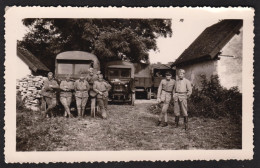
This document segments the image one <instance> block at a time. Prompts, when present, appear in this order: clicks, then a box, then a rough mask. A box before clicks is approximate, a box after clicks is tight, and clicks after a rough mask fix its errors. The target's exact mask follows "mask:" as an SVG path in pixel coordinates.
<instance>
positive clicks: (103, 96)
mask: <svg viewBox="0 0 260 168" xmlns="http://www.w3.org/2000/svg"><path fill="white" fill-rule="evenodd" d="M110 89H111V85H110V84H108V82H106V81H105V80H104V79H103V75H102V74H99V75H98V80H97V81H95V82H94V85H93V90H94V91H95V92H96V93H97V104H98V106H99V108H100V110H101V115H102V118H103V119H106V118H107V112H106V106H107V103H108V91H109V90H110Z"/></svg>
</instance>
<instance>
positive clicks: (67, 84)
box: [60, 80, 74, 97]
mask: <svg viewBox="0 0 260 168" xmlns="http://www.w3.org/2000/svg"><path fill="white" fill-rule="evenodd" d="M60 89H61V92H60V96H61V97H71V96H72V91H73V90H74V83H73V82H72V81H68V82H67V81H66V80H64V81H61V83H60ZM66 89H67V90H68V91H65V90H66Z"/></svg>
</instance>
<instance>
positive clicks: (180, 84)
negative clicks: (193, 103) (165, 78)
mask: <svg viewBox="0 0 260 168" xmlns="http://www.w3.org/2000/svg"><path fill="white" fill-rule="evenodd" d="M184 75H185V71H184V70H183V69H180V70H179V71H178V79H177V81H176V84H175V87H174V89H173V100H174V114H175V124H176V127H178V126H179V116H180V111H181V112H182V114H183V116H184V126H185V130H186V129H188V113H187V98H188V97H190V95H191V93H192V87H191V82H190V81H189V80H188V79H186V78H184Z"/></svg>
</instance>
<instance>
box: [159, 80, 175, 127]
mask: <svg viewBox="0 0 260 168" xmlns="http://www.w3.org/2000/svg"><path fill="white" fill-rule="evenodd" d="M174 86H175V80H174V79H170V80H167V79H163V80H161V82H160V85H159V88H158V93H157V96H158V98H160V100H161V102H160V103H162V104H163V105H162V111H161V114H160V116H159V122H160V121H161V118H162V117H163V116H164V117H165V122H166V123H167V110H168V108H169V104H170V101H171V98H172V91H173V88H174Z"/></svg>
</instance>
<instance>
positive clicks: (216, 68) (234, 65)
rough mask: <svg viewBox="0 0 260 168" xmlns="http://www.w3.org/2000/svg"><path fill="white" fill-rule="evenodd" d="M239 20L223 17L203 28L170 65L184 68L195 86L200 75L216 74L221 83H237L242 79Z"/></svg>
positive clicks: (230, 84) (208, 76) (232, 84)
mask: <svg viewBox="0 0 260 168" xmlns="http://www.w3.org/2000/svg"><path fill="white" fill-rule="evenodd" d="M242 26H243V21H242V20H222V21H219V22H218V23H216V24H214V25H212V26H210V27H208V28H206V29H205V30H204V31H203V32H202V33H201V34H200V35H199V36H198V37H197V38H196V39H195V41H194V42H193V43H192V44H191V45H190V46H189V47H188V48H187V49H186V50H184V52H183V53H182V54H181V55H180V56H179V57H178V58H177V59H176V61H175V62H174V63H173V64H172V67H175V68H176V71H178V69H184V70H185V71H186V75H185V76H186V78H187V79H189V80H191V82H192V84H193V85H194V86H195V87H199V86H200V84H201V75H205V76H206V77H207V78H208V79H209V78H210V77H211V76H212V75H219V78H220V82H221V84H222V85H223V86H224V87H227V88H229V87H231V86H238V87H239V88H240V89H241V81H242Z"/></svg>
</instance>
